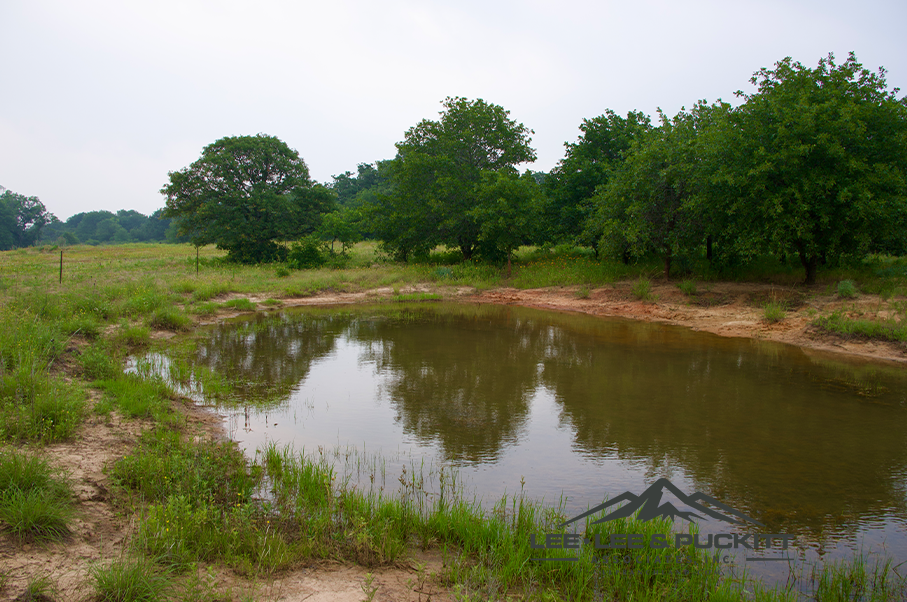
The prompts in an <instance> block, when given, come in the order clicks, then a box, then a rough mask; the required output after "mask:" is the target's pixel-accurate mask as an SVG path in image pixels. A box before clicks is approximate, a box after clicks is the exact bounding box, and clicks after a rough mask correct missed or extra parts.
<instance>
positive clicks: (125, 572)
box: [89, 556, 172, 602]
mask: <svg viewBox="0 0 907 602" xmlns="http://www.w3.org/2000/svg"><path fill="white" fill-rule="evenodd" d="M89 574H90V576H91V579H92V581H93V587H94V599H96V600H97V601H98V602H159V601H164V600H168V599H170V594H171V592H172V583H171V577H170V574H169V571H167V570H165V569H161V568H159V567H157V566H155V564H154V563H153V562H152V561H150V560H148V559H147V558H144V557H141V556H135V557H128V558H121V559H119V560H115V561H113V562H111V563H110V564H108V565H106V566H105V565H95V566H92V567H91V568H90V569H89Z"/></svg>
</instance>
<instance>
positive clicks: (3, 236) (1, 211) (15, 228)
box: [0, 187, 56, 251]
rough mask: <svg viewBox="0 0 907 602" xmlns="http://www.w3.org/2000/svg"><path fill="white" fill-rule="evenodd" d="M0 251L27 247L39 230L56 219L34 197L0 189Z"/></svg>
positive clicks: (37, 236) (35, 237) (36, 236)
mask: <svg viewBox="0 0 907 602" xmlns="http://www.w3.org/2000/svg"><path fill="white" fill-rule="evenodd" d="M0 192H2V194H0V251H5V250H8V249H15V248H17V247H27V246H30V245H32V244H34V243H35V242H36V241H37V240H38V238H40V236H41V229H42V228H43V227H44V226H45V225H46V224H48V223H50V222H51V221H52V220H54V219H56V218H54V216H53V215H52V214H50V213H48V212H47V209H46V208H45V207H44V204H43V203H42V202H41V201H40V200H39V199H38V197H36V196H30V197H27V196H25V195H22V194H17V193H15V192H13V191H11V190H6V189H5V188H3V187H0Z"/></svg>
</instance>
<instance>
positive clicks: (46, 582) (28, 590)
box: [16, 576, 59, 602]
mask: <svg viewBox="0 0 907 602" xmlns="http://www.w3.org/2000/svg"><path fill="white" fill-rule="evenodd" d="M58 595H59V592H58V590H57V586H56V585H55V584H54V582H53V581H51V580H50V577H47V576H43V577H33V578H32V579H30V580H29V581H28V584H27V585H26V586H25V591H24V592H22V593H21V594H20V595H19V596H17V597H16V601H17V602H19V601H21V602H53V600H54V599H55V598H56V597H57V596H58Z"/></svg>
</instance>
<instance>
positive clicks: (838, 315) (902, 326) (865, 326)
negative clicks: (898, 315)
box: [813, 310, 907, 342]
mask: <svg viewBox="0 0 907 602" xmlns="http://www.w3.org/2000/svg"><path fill="white" fill-rule="evenodd" d="M813 325H815V326H818V327H819V328H821V329H823V330H826V331H828V332H833V333H835V334H839V335H841V336H844V337H865V338H867V339H879V340H883V341H895V342H904V341H907V321H905V320H903V319H902V320H901V321H897V320H894V319H888V320H864V319H859V318H850V317H848V316H847V314H846V313H845V312H843V311H842V310H837V311H835V312H833V313H832V314H831V315H828V316H820V317H818V318H816V319H815V320H813Z"/></svg>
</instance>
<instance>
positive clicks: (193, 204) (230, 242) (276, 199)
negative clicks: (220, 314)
mask: <svg viewBox="0 0 907 602" xmlns="http://www.w3.org/2000/svg"><path fill="white" fill-rule="evenodd" d="M169 177H170V183H169V184H168V185H166V186H164V187H163V188H162V189H161V193H162V194H164V195H165V196H166V197H167V207H166V209H165V211H164V216H165V217H170V218H179V221H178V227H179V232H180V233H181V234H185V235H188V236H189V237H190V239H191V241H192V243H193V244H195V245H205V244H212V243H213V244H216V245H217V247H218V248H219V249H225V250H226V251H227V256H228V258H229V259H231V260H233V261H239V262H242V263H258V262H263V261H274V260H277V259H281V258H282V257H283V256H285V254H286V252H285V249H284V248H283V247H280V246H279V245H278V244H277V242H278V241H283V240H290V239H295V238H299V237H300V236H302V235H305V234H308V233H311V232H313V231H314V230H315V229H316V228H317V227H318V225H319V223H320V216H321V215H322V214H323V213H326V212H328V211H330V210H331V209H332V208H333V205H334V203H335V200H334V199H335V195H334V194H333V193H332V192H331V191H330V190H328V189H326V188H324V187H323V186H316V185H313V183H312V182H311V180H310V179H309V170H308V168H307V167H306V164H305V162H304V161H303V160H302V159H301V158H300V157H299V154H298V153H297V152H296V151H295V150H293V149H291V148H290V147H288V146H287V145H286V144H285V143H284V142H282V141H281V140H279V139H278V138H275V137H273V136H266V135H264V134H258V135H257V136H237V137H228V138H221V139H220V140H218V141H217V142H214V143H213V144H209V145H208V146H206V147H205V148H204V149H203V150H202V156H201V158H200V159H198V160H197V161H196V162H195V163H193V164H192V165H190V166H189V167H186V168H183V169H181V170H180V171H175V172H170V174H169Z"/></svg>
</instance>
